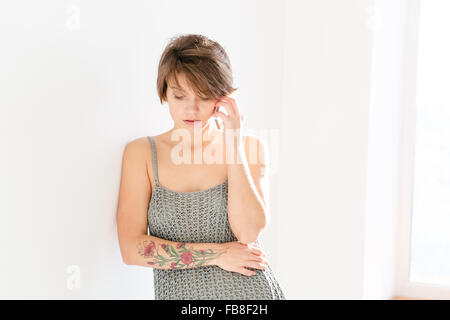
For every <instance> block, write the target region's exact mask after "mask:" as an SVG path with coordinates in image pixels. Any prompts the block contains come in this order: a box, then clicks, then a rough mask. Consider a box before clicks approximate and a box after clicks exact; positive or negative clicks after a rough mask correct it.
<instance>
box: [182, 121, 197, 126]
mask: <svg viewBox="0 0 450 320" xmlns="http://www.w3.org/2000/svg"><path fill="white" fill-rule="evenodd" d="M196 122H201V120H184V123H186V124H188V125H191V126H193V125H194V124H195V123H196Z"/></svg>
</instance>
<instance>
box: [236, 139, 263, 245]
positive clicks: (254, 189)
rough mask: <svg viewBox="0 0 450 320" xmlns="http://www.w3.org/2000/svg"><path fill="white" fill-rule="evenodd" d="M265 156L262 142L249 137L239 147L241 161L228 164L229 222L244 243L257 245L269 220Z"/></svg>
mask: <svg viewBox="0 0 450 320" xmlns="http://www.w3.org/2000/svg"><path fill="white" fill-rule="evenodd" d="M264 153H265V149H264V148H263V144H262V143H261V141H259V139H257V138H256V137H252V136H246V137H245V138H244V145H243V146H242V147H237V148H236V155H237V158H238V159H239V160H238V161H237V163H230V164H228V186H229V187H228V220H229V223H230V228H231V230H232V231H233V233H234V234H235V235H236V238H238V240H239V241H240V242H241V243H252V242H255V241H256V240H257V239H258V237H259V234H260V233H261V231H262V230H263V229H264V228H265V227H266V225H267V224H268V222H269V219H270V216H269V215H270V214H269V207H268V205H267V201H265V200H264V199H265V198H266V199H268V195H267V189H268V177H267V176H266V174H265V169H266V165H265V158H266V157H265V156H264ZM248 159H250V161H248Z"/></svg>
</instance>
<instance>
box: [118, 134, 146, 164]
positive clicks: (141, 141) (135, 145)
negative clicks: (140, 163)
mask: <svg viewBox="0 0 450 320" xmlns="http://www.w3.org/2000/svg"><path fill="white" fill-rule="evenodd" d="M149 144H150V141H148V138H147V137H140V138H136V139H133V140H131V141H130V142H128V143H127V144H126V146H125V149H124V155H125V154H126V155H127V156H128V157H130V158H132V159H134V160H137V159H139V158H140V159H141V160H144V159H147V158H148V156H149V153H151V152H150V151H151V146H149ZM150 156H151V154H150Z"/></svg>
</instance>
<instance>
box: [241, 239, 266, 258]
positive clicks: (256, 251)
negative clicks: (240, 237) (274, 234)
mask: <svg viewBox="0 0 450 320" xmlns="http://www.w3.org/2000/svg"><path fill="white" fill-rule="evenodd" d="M239 243H240V244H241V245H243V246H245V247H247V249H249V251H250V252H251V253H252V254H254V255H257V256H263V257H267V255H266V253H265V252H264V251H263V250H262V249H261V248H259V247H256V246H255V245H253V244H250V243H248V244H247V243H241V242H239Z"/></svg>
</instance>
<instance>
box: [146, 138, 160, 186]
mask: <svg viewBox="0 0 450 320" xmlns="http://www.w3.org/2000/svg"><path fill="white" fill-rule="evenodd" d="M147 138H148V139H149V140H150V143H151V144H152V155H153V176H154V178H155V183H156V184H159V181H158V163H157V161H156V146H155V141H154V140H153V137H150V136H147Z"/></svg>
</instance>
